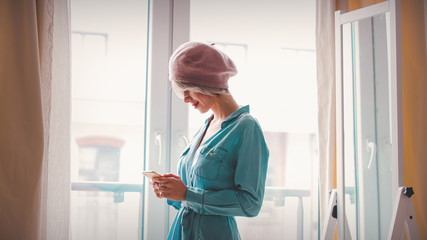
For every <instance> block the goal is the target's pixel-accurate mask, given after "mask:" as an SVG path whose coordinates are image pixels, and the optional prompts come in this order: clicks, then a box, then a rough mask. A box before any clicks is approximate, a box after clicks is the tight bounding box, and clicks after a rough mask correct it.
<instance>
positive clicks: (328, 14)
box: [316, 0, 336, 234]
mask: <svg viewBox="0 0 427 240" xmlns="http://www.w3.org/2000/svg"><path fill="white" fill-rule="evenodd" d="M334 11H335V0H317V2H316V62H317V96H318V128H319V129H318V130H319V203H320V204H319V210H320V211H319V213H320V216H319V218H320V228H319V231H320V234H322V233H323V231H324V228H325V225H326V224H325V223H324V221H325V218H326V217H327V216H328V201H329V191H330V190H332V189H333V188H336V180H335V176H336V174H335V20H334Z"/></svg>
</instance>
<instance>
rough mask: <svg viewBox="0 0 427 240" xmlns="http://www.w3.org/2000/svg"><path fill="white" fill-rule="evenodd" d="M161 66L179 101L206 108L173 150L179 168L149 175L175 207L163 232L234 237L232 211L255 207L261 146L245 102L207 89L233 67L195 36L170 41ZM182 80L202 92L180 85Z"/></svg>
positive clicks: (262, 169) (264, 153)
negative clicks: (189, 136)
mask: <svg viewBox="0 0 427 240" xmlns="http://www.w3.org/2000/svg"><path fill="white" fill-rule="evenodd" d="M169 69H170V74H169V76H170V80H171V81H173V82H179V83H180V84H181V85H180V86H181V87H182V88H180V89H178V92H183V93H184V102H185V103H189V104H191V105H193V106H194V107H195V108H196V109H197V110H199V112H200V113H206V112H208V111H209V110H211V111H212V112H213V114H212V116H211V117H210V118H209V119H208V120H207V121H206V122H205V124H204V125H203V126H202V127H201V128H200V130H199V131H198V133H196V135H195V136H194V138H193V141H192V142H191V143H190V144H189V146H188V147H187V150H185V151H184V153H183V154H182V155H181V157H180V161H179V163H178V166H179V167H178V174H179V176H177V175H174V174H165V175H163V176H162V177H160V178H156V179H153V182H154V183H153V188H154V192H155V194H156V196H157V197H159V198H167V199H168V204H169V205H172V206H173V207H175V209H177V210H178V211H179V212H178V213H177V215H176V217H175V220H174V222H173V224H172V226H171V230H170V232H169V236H168V239H174V240H177V239H240V234H239V231H238V229H237V224H236V220H235V218H234V216H246V217H254V216H256V215H258V213H259V211H260V209H261V206H262V201H263V198H264V192H265V180H266V174H267V165H268V157H269V151H268V148H267V145H266V143H265V140H264V136H263V133H262V131H261V127H260V125H259V124H258V122H257V121H256V119H254V118H253V117H252V116H251V115H250V114H249V106H243V107H241V106H239V105H238V104H237V102H236V101H235V100H234V98H233V96H232V95H231V94H230V93H229V92H228V91H225V94H215V93H212V92H209V89H211V88H214V89H220V90H221V89H228V84H227V82H228V79H229V77H230V76H234V75H235V74H236V73H237V69H236V67H235V65H234V63H233V61H232V60H231V59H230V58H229V57H228V56H227V55H226V54H224V53H223V52H221V51H220V50H218V49H217V48H215V47H214V46H211V45H208V44H204V43H200V42H187V43H184V44H183V45H181V46H180V47H178V48H177V49H176V50H175V52H174V53H173V54H172V56H171V60H170V68H169ZM188 83H190V84H192V86H197V87H198V88H200V89H202V90H203V91H205V92H207V93H208V94H203V93H201V92H198V91H193V90H188V89H186V87H185V85H186V84H188ZM206 87H207V88H206Z"/></svg>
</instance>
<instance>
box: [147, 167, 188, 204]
mask: <svg viewBox="0 0 427 240" xmlns="http://www.w3.org/2000/svg"><path fill="white" fill-rule="evenodd" d="M152 181H153V183H152V184H153V188H154V192H155V193H156V196H157V197H159V198H167V199H170V200H174V201H184V200H185V193H186V192H187V186H186V185H185V184H184V182H182V180H181V178H180V177H179V176H177V175H174V174H171V173H168V174H165V175H163V176H162V177H159V178H154V179H153V180H152Z"/></svg>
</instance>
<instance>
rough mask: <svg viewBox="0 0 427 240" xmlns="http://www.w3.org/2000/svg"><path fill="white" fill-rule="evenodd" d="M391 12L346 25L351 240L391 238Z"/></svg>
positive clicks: (347, 210)
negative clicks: (389, 235)
mask: <svg viewBox="0 0 427 240" xmlns="http://www.w3.org/2000/svg"><path fill="white" fill-rule="evenodd" d="M389 22H390V21H389V15H388V13H385V14H381V15H377V16H374V17H371V18H367V19H363V20H359V21H355V22H351V23H347V24H344V25H342V34H343V35H342V46H343V88H344V106H353V108H352V109H349V108H347V109H346V108H344V110H343V111H344V129H345V133H346V135H345V137H344V138H345V139H344V149H345V156H344V159H345V161H344V169H345V170H344V171H345V172H344V176H345V177H344V182H345V183H344V184H345V216H346V218H347V222H348V229H349V230H350V235H351V239H386V238H387V235H388V230H389V226H390V221H391V215H392V188H391V184H392V172H391V131H390V102H389V101H390V97H389V95H390V94H389V92H390V84H389V76H390V74H389V66H390V62H389V61H390V60H389V56H390V53H389V51H390V50H389V46H390V44H389V36H390V34H389Z"/></svg>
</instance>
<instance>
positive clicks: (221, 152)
mask: <svg viewBox="0 0 427 240" xmlns="http://www.w3.org/2000/svg"><path fill="white" fill-rule="evenodd" d="M226 154H227V150H225V149H224V148H220V147H218V148H211V147H205V148H203V149H201V150H200V154H199V158H198V159H197V163H196V164H195V166H194V174H196V175H197V176H199V177H201V178H205V179H208V180H216V179H217V178H218V176H219V173H220V171H221V167H222V162H223V159H224V157H225V155H226Z"/></svg>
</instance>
